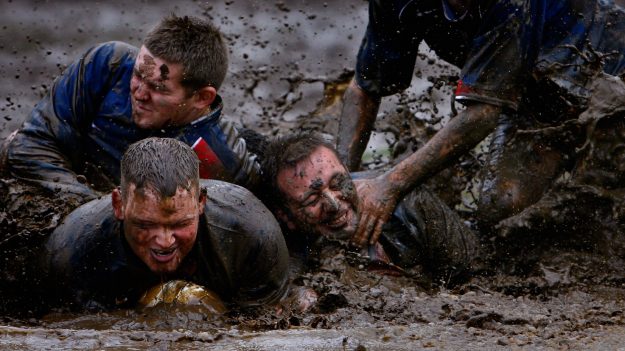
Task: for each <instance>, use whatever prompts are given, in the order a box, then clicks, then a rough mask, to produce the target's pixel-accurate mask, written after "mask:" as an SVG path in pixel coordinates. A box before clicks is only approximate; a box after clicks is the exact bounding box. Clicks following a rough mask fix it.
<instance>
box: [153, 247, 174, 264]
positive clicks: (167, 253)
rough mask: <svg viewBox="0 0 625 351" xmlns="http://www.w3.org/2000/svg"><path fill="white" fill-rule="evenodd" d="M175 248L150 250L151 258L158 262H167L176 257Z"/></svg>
mask: <svg viewBox="0 0 625 351" xmlns="http://www.w3.org/2000/svg"><path fill="white" fill-rule="evenodd" d="M176 250H177V247H172V248H168V249H165V250H159V249H151V251H152V257H154V259H155V260H156V261H158V262H168V261H170V260H171V259H173V258H174V256H176Z"/></svg>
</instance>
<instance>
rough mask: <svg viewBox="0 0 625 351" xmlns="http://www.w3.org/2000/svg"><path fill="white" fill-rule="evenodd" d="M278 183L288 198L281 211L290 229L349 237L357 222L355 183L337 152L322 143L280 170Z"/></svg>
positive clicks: (342, 237) (327, 235)
mask: <svg viewBox="0 0 625 351" xmlns="http://www.w3.org/2000/svg"><path fill="white" fill-rule="evenodd" d="M277 183H278V186H279V187H280V190H281V192H282V194H284V195H285V196H284V197H285V198H286V203H285V210H286V211H287V212H288V213H283V214H282V215H280V214H279V215H278V216H279V217H280V219H281V220H283V221H285V222H286V224H287V226H288V227H289V229H291V230H303V231H306V232H308V233H312V234H316V235H322V236H326V237H330V238H339V239H348V238H350V237H351V236H352V234H353V233H354V231H355V230H356V226H357V223H358V218H359V212H358V197H357V194H356V189H355V187H354V183H353V182H352V179H351V176H350V174H349V172H348V171H347V169H346V168H345V166H344V165H343V164H342V163H341V161H339V159H338V158H337V157H336V155H335V153H334V152H333V151H332V150H330V149H328V148H327V147H324V146H320V147H317V149H315V150H314V151H313V152H312V153H311V154H310V156H309V157H308V158H306V159H304V160H302V161H300V162H299V163H297V164H296V165H295V167H292V168H286V169H283V170H281V171H280V172H279V173H278V176H277Z"/></svg>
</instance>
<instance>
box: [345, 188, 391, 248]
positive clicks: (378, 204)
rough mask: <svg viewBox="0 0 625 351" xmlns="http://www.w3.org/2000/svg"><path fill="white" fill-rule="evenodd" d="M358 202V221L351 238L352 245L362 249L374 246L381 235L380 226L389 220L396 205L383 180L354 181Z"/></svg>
mask: <svg viewBox="0 0 625 351" xmlns="http://www.w3.org/2000/svg"><path fill="white" fill-rule="evenodd" d="M354 184H355V185H356V191H357V192H358V197H359V200H360V204H359V209H360V220H359V222H358V228H357V229H356V232H355V233H354V236H353V237H352V243H353V244H354V245H356V246H359V247H363V246H365V245H367V243H368V244H375V243H376V242H377V241H378V238H379V237H380V234H381V233H382V226H383V225H384V223H386V221H387V220H388V219H389V218H390V216H391V214H392V213H393V210H394V209H395V206H396V204H397V195H396V194H395V193H394V192H393V191H392V189H390V188H389V187H388V182H386V181H385V179H384V178H381V177H378V178H373V179H363V180H355V181H354Z"/></svg>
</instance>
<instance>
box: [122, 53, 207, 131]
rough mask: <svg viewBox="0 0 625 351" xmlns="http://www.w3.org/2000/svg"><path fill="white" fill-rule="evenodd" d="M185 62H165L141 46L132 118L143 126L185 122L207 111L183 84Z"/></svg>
mask: <svg viewBox="0 0 625 351" xmlns="http://www.w3.org/2000/svg"><path fill="white" fill-rule="evenodd" d="M182 74H183V67H182V65H181V64H176V63H169V62H165V61H163V60H161V59H159V58H158V57H155V56H153V55H152V54H150V52H149V51H148V49H146V48H145V46H142V47H141V50H140V51H139V54H138V56H137V61H136V62H135V66H134V71H133V75H132V80H131V81H130V93H131V99H130V101H131V103H132V119H133V121H134V122H135V124H136V125H137V126H138V127H139V128H144V129H158V128H163V127H167V126H170V125H184V124H187V123H190V122H191V121H193V120H195V119H197V118H199V117H201V116H202V114H203V113H204V111H203V110H201V109H198V108H197V106H196V104H195V103H196V99H197V96H196V94H193V95H191V96H189V94H187V91H186V90H185V89H184V88H183V86H182V85H181V83H180V82H181V80H182Z"/></svg>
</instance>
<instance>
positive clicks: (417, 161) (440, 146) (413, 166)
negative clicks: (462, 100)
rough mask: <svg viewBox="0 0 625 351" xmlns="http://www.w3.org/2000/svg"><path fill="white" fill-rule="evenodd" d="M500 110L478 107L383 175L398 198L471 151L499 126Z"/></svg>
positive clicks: (470, 110)
mask: <svg viewBox="0 0 625 351" xmlns="http://www.w3.org/2000/svg"><path fill="white" fill-rule="evenodd" d="M500 111H501V109H500V108H499V107H497V106H493V105H488V104H475V105H471V106H469V107H468V108H467V109H466V110H465V111H463V112H462V113H460V114H459V115H458V116H456V117H455V118H453V119H451V120H450V121H449V123H447V124H446V125H445V126H444V127H443V128H442V129H441V130H440V131H439V132H438V133H436V134H435V135H434V136H433V137H432V139H430V140H429V141H428V142H427V143H426V144H425V145H424V146H423V147H422V148H420V149H419V150H417V151H416V152H415V153H413V154H412V155H410V156H409V157H408V158H406V159H404V160H403V161H402V162H400V163H398V164H397V165H396V166H394V167H393V168H392V169H391V170H389V172H387V173H385V174H384V175H382V177H384V178H385V181H386V182H388V183H389V185H390V186H389V188H391V189H395V191H396V192H397V195H398V198H399V197H401V196H403V195H405V194H407V193H408V192H409V191H410V190H412V189H414V187H415V186H417V185H419V184H421V183H422V182H423V181H424V180H425V179H426V177H428V176H431V175H433V174H435V173H437V172H439V171H440V170H442V169H444V168H445V167H447V166H449V164H451V163H452V162H454V161H456V160H457V159H458V157H460V156H461V155H463V154H464V153H466V152H467V151H469V150H470V149H471V148H473V147H474V146H475V145H477V144H478V143H479V142H480V141H482V140H483V139H484V138H485V137H486V136H488V134H490V133H491V132H492V131H493V129H494V128H495V127H496V125H497V121H498V119H499V113H500Z"/></svg>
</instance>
